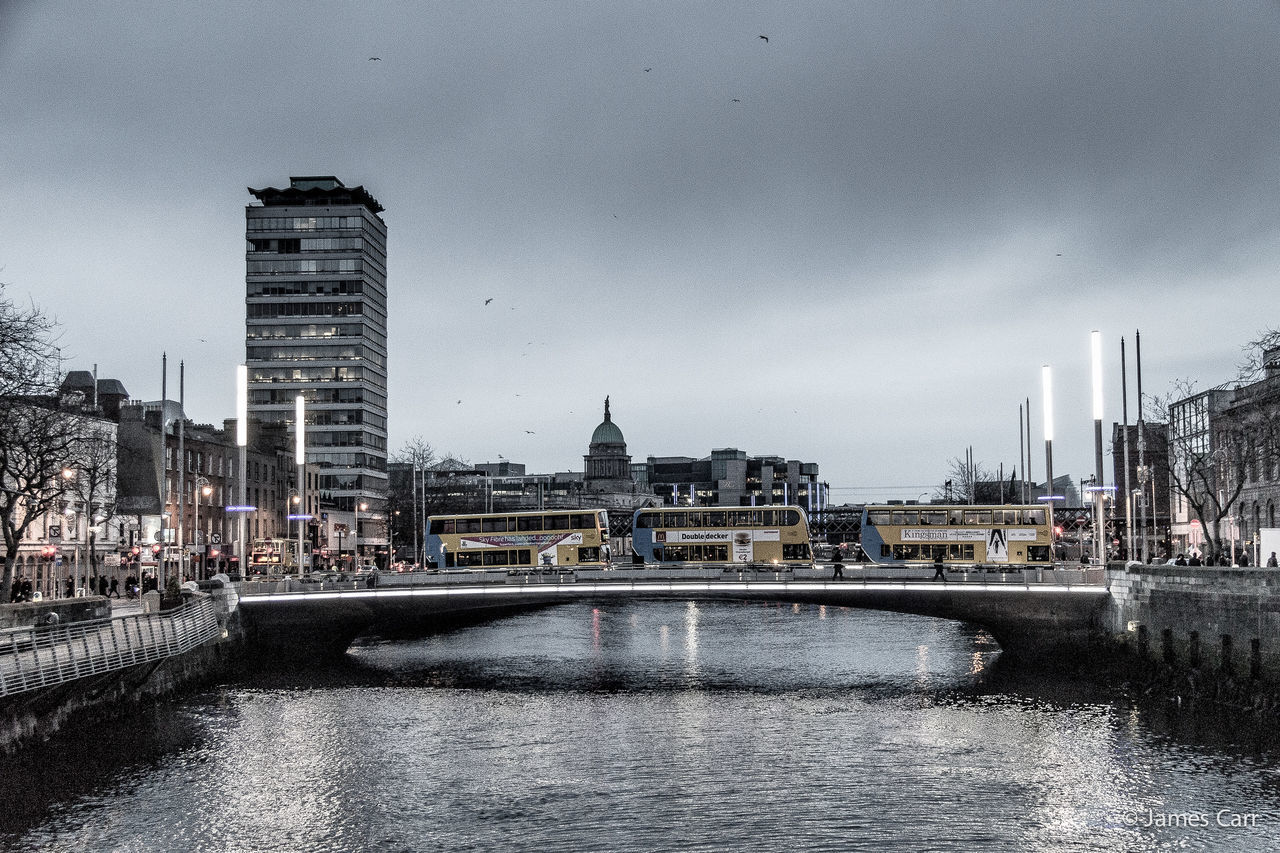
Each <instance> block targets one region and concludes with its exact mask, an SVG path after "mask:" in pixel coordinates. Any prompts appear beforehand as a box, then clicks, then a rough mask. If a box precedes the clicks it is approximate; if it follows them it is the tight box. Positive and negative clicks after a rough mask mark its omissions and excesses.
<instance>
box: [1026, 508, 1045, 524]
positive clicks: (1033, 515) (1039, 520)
mask: <svg viewBox="0 0 1280 853" xmlns="http://www.w3.org/2000/svg"><path fill="white" fill-rule="evenodd" d="M1022 523H1023V524H1044V510H1042V509H1024V510H1023V511H1022Z"/></svg>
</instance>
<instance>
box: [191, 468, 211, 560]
mask: <svg viewBox="0 0 1280 853" xmlns="http://www.w3.org/2000/svg"><path fill="white" fill-rule="evenodd" d="M195 485H196V489H195V492H196V493H195V505H196V516H195V524H194V527H195V530H194V532H193V533H192V534H191V540H192V541H191V544H192V545H194V546H195V547H196V549H197V552H199V548H200V496H201V495H204V496H205V497H206V498H207V497H209V495H211V494H213V487H212V486H210V485H209V481H208V480H206V479H205V478H204V477H196V483H195ZM200 569H201V570H202V571H203V572H204V574H205V575H206V576H208V574H209V571H208V567H207V566H206V565H205V562H204V557H203V556H201V558H200Z"/></svg>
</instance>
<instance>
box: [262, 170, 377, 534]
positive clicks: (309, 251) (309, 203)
mask: <svg viewBox="0 0 1280 853" xmlns="http://www.w3.org/2000/svg"><path fill="white" fill-rule="evenodd" d="M249 192H250V193H252V194H253V196H254V198H256V199H257V200H258V202H259V204H257V205H248V206H247V207H246V208H245V238H246V240H247V248H246V255H245V267H246V275H245V288H246V289H245V293H246V303H247V304H246V326H245V351H246V352H245V360H246V363H247V364H248V367H249V412H250V414H251V416H252V417H253V418H256V419H258V420H261V421H262V422H264V423H267V424H272V423H275V424H292V422H293V419H294V417H295V414H294V412H295V410H294V405H295V403H294V399H295V397H297V396H298V395H299V394H301V395H302V397H303V398H304V399H305V401H306V417H307V429H306V456H307V462H308V463H310V464H314V465H315V466H317V469H318V473H319V488H320V490H321V491H322V492H324V493H325V494H326V495H327V496H328V497H329V498H331V499H332V500H333V502H334V505H335V507H336V508H337V509H338V510H340V511H345V512H352V513H353V515H354V510H355V508H356V506H357V505H358V504H360V503H365V504H367V505H368V506H369V510H367V514H366V513H365V512H361V514H360V524H361V526H362V527H363V526H364V524H365V523H366V521H368V522H369V530H368V531H367V532H366V531H365V530H361V531H358V532H357V535H358V537H359V541H360V543H361V544H362V545H363V546H374V547H377V546H379V545H384V544H385V542H386V538H385V535H384V533H382V532H381V531H383V530H384V529H385V525H384V524H383V523H381V522H379V523H376V524H375V523H373V522H374V521H375V519H376V518H378V517H380V514H381V513H382V511H383V500H384V498H385V493H386V489H387V227H386V224H385V223H384V222H383V221H382V217H381V216H380V215H379V214H381V213H382V210H383V207H382V205H381V204H379V203H378V201H377V199H375V198H374V197H373V196H372V195H370V194H369V193H368V192H367V191H366V190H365V189H364V187H360V186H357V187H348V186H346V185H344V184H343V183H342V181H340V180H338V179H337V178H335V177H333V176H319V177H294V178H290V179H289V186H288V187H286V188H284V189H277V188H275V187H266V188H263V189H252V188H251V189H250V190H249Z"/></svg>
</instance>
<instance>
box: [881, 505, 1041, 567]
mask: <svg viewBox="0 0 1280 853" xmlns="http://www.w3.org/2000/svg"><path fill="white" fill-rule="evenodd" d="M1052 547H1053V519H1052V517H1051V516H1050V514H1049V509H1048V508H1047V507H1044V506H969V505H966V506H941V505H937V504H927V505H926V504H921V505H918V506H912V505H902V504H893V505H888V506H866V507H864V508H863V510H862V550H863V552H864V553H865V554H866V555H867V559H869V560H871V561H872V562H875V563H885V564H891V565H892V564H909V563H936V562H939V561H940V562H942V563H944V564H947V565H955V564H961V565H989V566H995V567H1003V566H1008V567H1010V568H1021V567H1024V566H1028V565H1031V566H1036V565H1040V566H1045V565H1050V564H1051V563H1052V561H1053V558H1052V553H1053V552H1052Z"/></svg>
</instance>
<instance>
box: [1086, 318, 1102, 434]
mask: <svg viewBox="0 0 1280 853" xmlns="http://www.w3.org/2000/svg"><path fill="white" fill-rule="evenodd" d="M1089 344H1090V347H1091V348H1092V350H1093V419H1094V420H1095V421H1100V420H1102V332H1099V331H1098V330H1097V329H1094V330H1093V331H1092V332H1090V333H1089Z"/></svg>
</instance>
